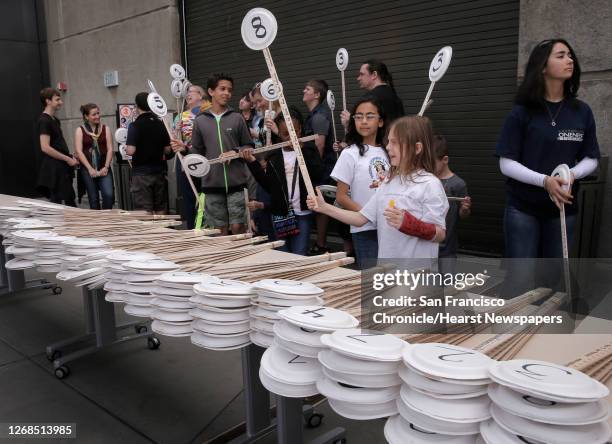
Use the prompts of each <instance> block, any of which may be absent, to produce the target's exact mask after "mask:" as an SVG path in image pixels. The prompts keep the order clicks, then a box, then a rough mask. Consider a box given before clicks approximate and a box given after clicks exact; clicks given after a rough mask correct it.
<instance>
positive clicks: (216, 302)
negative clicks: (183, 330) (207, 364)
mask: <svg viewBox="0 0 612 444" xmlns="http://www.w3.org/2000/svg"><path fill="white" fill-rule="evenodd" d="M193 291H194V292H195V296H193V297H191V298H189V300H190V301H191V303H192V304H193V305H194V306H195V308H193V309H192V310H191V311H190V312H189V314H190V315H191V316H192V317H193V318H194V319H193V322H192V324H191V327H192V328H193V334H192V335H191V342H192V343H193V344H194V345H197V346H198V347H203V348H208V349H211V350H232V349H236V348H242V347H244V346H246V345H249V344H250V343H251V341H250V339H249V333H250V325H249V309H250V306H251V298H253V297H255V288H254V287H253V286H252V285H251V284H248V283H246V282H241V281H234V280H229V279H219V280H217V281H210V282H203V283H200V284H196V285H194V286H193Z"/></svg>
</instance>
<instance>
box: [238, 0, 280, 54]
mask: <svg viewBox="0 0 612 444" xmlns="http://www.w3.org/2000/svg"><path fill="white" fill-rule="evenodd" d="M240 31H241V33H242V40H243V41H244V44H245V45H247V46H248V47H249V48H251V49H253V50H255V51H261V50H262V49H265V48H267V47H268V46H270V45H271V44H272V42H273V41H274V39H275V38H276V32H277V31H278V24H277V23H276V18H275V17H274V14H272V13H271V12H270V11H268V10H267V9H265V8H253V9H251V10H250V11H249V12H247V13H246V15H245V16H244V18H243V19H242V26H241V28H240Z"/></svg>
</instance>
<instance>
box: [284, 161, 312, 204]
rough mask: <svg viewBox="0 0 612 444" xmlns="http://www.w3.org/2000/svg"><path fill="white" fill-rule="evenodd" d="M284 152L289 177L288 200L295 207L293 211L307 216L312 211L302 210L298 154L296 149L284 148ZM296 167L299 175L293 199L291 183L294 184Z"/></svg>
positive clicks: (296, 177)
mask: <svg viewBox="0 0 612 444" xmlns="http://www.w3.org/2000/svg"><path fill="white" fill-rule="evenodd" d="M282 152H283V160H284V162H285V176H286V177H287V190H288V191H289V195H288V196H287V200H288V201H289V205H290V206H291V207H292V208H293V212H294V213H295V214H296V215H297V216H306V215H307V214H310V213H311V211H309V210H306V211H302V209H301V205H300V167H299V166H296V162H295V160H296V159H297V154H295V151H294V150H282ZM295 168H297V175H296V176H295V189H294V191H293V199H292V198H291V185H293V170H294V169H295Z"/></svg>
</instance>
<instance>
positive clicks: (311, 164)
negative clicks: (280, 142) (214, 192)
mask: <svg viewBox="0 0 612 444" xmlns="http://www.w3.org/2000/svg"><path fill="white" fill-rule="evenodd" d="M302 154H303V155H304V161H305V162H306V168H308V174H309V175H310V180H311V181H312V182H313V183H317V181H318V180H319V178H320V177H321V174H322V167H321V158H320V157H319V153H318V151H316V149H313V148H302ZM247 165H248V167H249V170H251V173H252V174H253V177H255V180H256V181H257V182H258V183H259V184H260V185H261V186H262V187H263V188H264V189H265V190H266V191H267V192H268V193H270V197H271V200H272V203H271V205H270V212H271V213H272V214H274V215H277V216H284V215H286V214H287V212H288V211H289V208H288V207H287V203H288V202H289V192H288V187H287V176H286V175H285V161H284V159H283V152H282V149H279V150H276V151H274V154H272V155H270V157H269V158H268V167H267V168H266V170H265V171H264V170H263V168H262V167H261V165H260V164H259V162H258V161H254V162H251V163H247ZM299 178H300V179H299V181H300V206H301V208H302V210H303V211H306V210H308V205H306V197H308V192H307V191H306V185H305V184H304V179H303V177H302V174H300V175H299Z"/></svg>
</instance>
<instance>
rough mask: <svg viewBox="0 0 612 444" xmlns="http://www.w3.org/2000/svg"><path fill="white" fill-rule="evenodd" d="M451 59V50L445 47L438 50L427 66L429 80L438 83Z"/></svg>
mask: <svg viewBox="0 0 612 444" xmlns="http://www.w3.org/2000/svg"><path fill="white" fill-rule="evenodd" d="M452 57H453V48H452V47H450V46H445V47H444V48H442V49H440V50H439V51H438V53H437V54H436V55H435V57H434V58H433V60H432V61H431V64H430V65H429V80H430V81H432V82H438V81H439V80H440V79H441V78H442V76H443V75H444V74H445V73H446V70H447V69H448V66H449V65H450V62H451V59H452Z"/></svg>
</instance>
